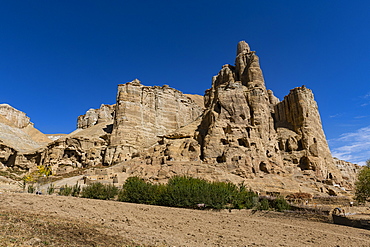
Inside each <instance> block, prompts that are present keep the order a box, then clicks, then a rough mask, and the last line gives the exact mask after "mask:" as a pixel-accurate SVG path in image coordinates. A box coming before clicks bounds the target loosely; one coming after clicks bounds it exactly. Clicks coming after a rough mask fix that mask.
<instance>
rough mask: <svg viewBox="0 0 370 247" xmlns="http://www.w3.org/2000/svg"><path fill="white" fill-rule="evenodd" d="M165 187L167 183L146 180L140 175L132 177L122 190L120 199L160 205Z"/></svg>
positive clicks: (119, 195)
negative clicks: (154, 182) (153, 182)
mask: <svg viewBox="0 0 370 247" xmlns="http://www.w3.org/2000/svg"><path fill="white" fill-rule="evenodd" d="M165 189H166V186H165V185H162V184H152V183H149V182H145V181H144V179H141V178H139V177H130V178H128V179H127V180H126V182H125V184H124V185H123V187H122V190H120V192H119V194H118V201H121V202H132V203H141V204H152V205H160V204H161V203H160V201H161V197H162V193H163V192H164V191H165Z"/></svg>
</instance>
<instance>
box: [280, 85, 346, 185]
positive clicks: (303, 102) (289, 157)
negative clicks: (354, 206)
mask: <svg viewBox="0 0 370 247" xmlns="http://www.w3.org/2000/svg"><path fill="white" fill-rule="evenodd" d="M274 110H275V126H276V129H277V132H278V136H279V137H278V139H279V149H280V151H282V154H283V158H284V160H285V161H286V163H292V162H293V163H297V164H298V167H299V168H300V169H301V170H302V171H312V172H313V173H314V176H315V178H316V179H318V180H321V181H323V180H325V179H332V180H334V181H336V182H338V181H341V180H342V176H341V174H340V172H339V171H338V169H337V168H336V166H335V164H334V160H333V158H332V156H331V153H330V150H329V146H328V144H327V141H326V137H325V134H324V131H323V129H322V124H321V119H320V114H319V111H318V107H317V104H316V102H315V100H314V97H313V94H312V91H311V90H309V89H307V88H306V87H305V86H302V87H298V88H295V89H292V90H291V91H290V93H289V95H287V96H285V98H284V100H283V101H282V102H280V103H278V104H276V105H275V106H274ZM287 130H289V131H287Z"/></svg>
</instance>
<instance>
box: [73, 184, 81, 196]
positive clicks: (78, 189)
mask: <svg viewBox="0 0 370 247" xmlns="http://www.w3.org/2000/svg"><path fill="white" fill-rule="evenodd" d="M80 192H81V186H80V185H79V184H78V182H77V183H76V184H75V185H73V187H72V192H71V196H74V197H78V196H79V195H80Z"/></svg>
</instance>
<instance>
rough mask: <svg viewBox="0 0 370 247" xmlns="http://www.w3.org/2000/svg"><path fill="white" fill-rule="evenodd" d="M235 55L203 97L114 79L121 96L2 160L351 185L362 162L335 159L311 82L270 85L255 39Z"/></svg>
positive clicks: (267, 185)
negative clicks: (280, 89) (276, 88)
mask: <svg viewBox="0 0 370 247" xmlns="http://www.w3.org/2000/svg"><path fill="white" fill-rule="evenodd" d="M236 55H237V56H236V59H235V65H228V64H227V65H224V66H223V67H222V69H221V71H220V72H219V73H218V74H217V75H216V76H214V77H213V80H212V87H211V88H210V89H208V90H207V91H206V93H205V96H204V105H203V104H201V103H199V101H200V99H202V97H201V96H196V95H184V94H182V93H181V92H179V91H177V90H175V89H172V88H170V87H168V86H162V87H158V86H155V87H147V86H143V85H142V84H141V83H140V81H138V80H134V81H132V82H129V83H126V84H121V85H119V86H118V93H117V101H116V104H115V105H102V106H101V107H100V109H90V110H89V111H88V112H87V113H86V114H85V115H82V116H80V117H79V118H78V129H77V130H76V131H75V132H73V133H71V134H69V135H66V136H62V137H61V138H59V139H57V140H55V141H54V142H52V143H51V144H49V145H48V146H47V147H44V148H42V149H39V150H38V151H36V152H29V153H27V154H23V155H18V154H17V150H15V149H12V148H9V146H6V147H4V148H2V150H3V152H0V162H2V164H3V165H7V166H11V163H13V166H14V165H17V166H18V167H23V169H26V170H27V169H29V170H31V169H32V166H33V167H35V165H40V164H43V165H46V166H50V167H52V170H53V173H54V174H60V173H65V172H69V171H72V170H74V169H76V168H81V167H84V168H87V167H94V166H100V165H114V164H117V166H115V167H114V169H113V168H112V169H111V170H109V175H108V173H107V174H106V176H108V177H109V179H111V180H112V179H113V180H112V181H115V183H123V182H124V180H125V179H126V178H127V177H129V176H140V177H143V178H146V179H148V180H152V181H156V182H166V181H167V180H168V179H169V178H170V177H172V176H174V175H188V176H192V177H200V178H205V179H208V180H213V181H228V182H233V183H242V182H243V183H245V184H246V185H247V186H249V187H251V188H252V189H255V190H258V191H270V192H276V191H277V192H282V193H283V192H284V193H289V192H307V193H312V194H320V193H321V194H323V193H324V194H325V193H326V194H330V195H336V194H338V195H339V194H344V193H345V190H346V189H352V188H353V183H354V180H355V176H356V172H357V170H358V169H359V167H358V166H355V165H353V164H350V163H346V162H342V161H341V162H339V161H334V160H333V158H332V156H331V154H330V150H329V147H328V144H327V141H326V138H325V134H324V131H323V129H322V124H321V120H320V115H319V111H318V107H317V104H316V102H315V100H314V96H313V94H312V91H311V90H309V89H307V88H306V87H305V86H302V87H297V88H294V89H292V90H291V91H290V93H289V94H288V95H287V96H285V97H284V99H283V100H282V101H281V102H280V101H279V99H277V98H276V97H275V96H274V95H273V92H272V91H270V90H267V89H266V87H265V82H264V78H263V74H262V70H261V68H260V65H259V58H258V56H257V55H256V54H255V52H254V51H251V50H250V47H249V45H248V44H247V43H245V42H244V41H242V42H239V44H238V47H237V54H236ZM9 115H10V116H15V115H16V114H15V113H12V114H9ZM0 116H1V115H0ZM3 118H5V117H3ZM10 118H11V117H10ZM4 121H8V120H4ZM22 123H23V124H24V123H25V121H24V122H22V121H21V122H20V123H19V124H20V125H22ZM23 129H25V127H23ZM3 139H4V138H3ZM0 144H1V143H0ZM103 173H104V172H102V174H103ZM102 174H98V175H99V176H100V175H101V176H103V175H102ZM104 174H105V173H104ZM93 175H94V176H97V174H93Z"/></svg>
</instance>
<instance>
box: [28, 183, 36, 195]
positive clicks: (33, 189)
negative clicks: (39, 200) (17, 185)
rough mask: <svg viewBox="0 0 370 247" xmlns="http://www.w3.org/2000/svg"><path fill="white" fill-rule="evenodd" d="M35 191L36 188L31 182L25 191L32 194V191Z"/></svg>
mask: <svg viewBox="0 0 370 247" xmlns="http://www.w3.org/2000/svg"><path fill="white" fill-rule="evenodd" d="M35 191H36V188H35V187H34V186H33V184H30V185H28V187H27V192H28V193H31V194H33V193H35Z"/></svg>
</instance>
